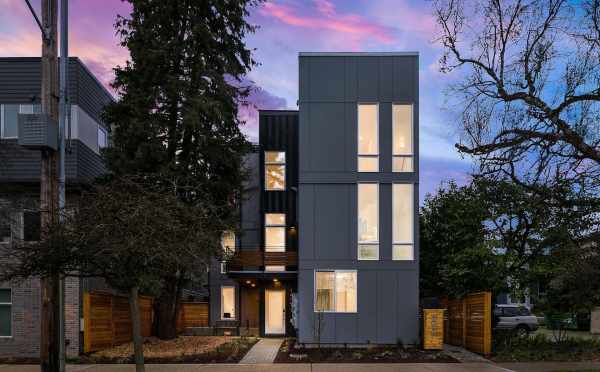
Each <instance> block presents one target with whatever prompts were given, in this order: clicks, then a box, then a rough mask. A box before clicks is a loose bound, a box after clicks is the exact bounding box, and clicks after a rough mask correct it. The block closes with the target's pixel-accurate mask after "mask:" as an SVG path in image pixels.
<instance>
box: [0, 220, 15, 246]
mask: <svg viewBox="0 0 600 372" xmlns="http://www.w3.org/2000/svg"><path fill="white" fill-rule="evenodd" d="M11 240H12V231H11V228H10V223H9V222H6V221H0V244H2V243H4V244H7V243H10V242H11Z"/></svg>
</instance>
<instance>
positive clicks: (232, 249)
mask: <svg viewBox="0 0 600 372" xmlns="http://www.w3.org/2000/svg"><path fill="white" fill-rule="evenodd" d="M225 234H232V235H233V247H228V246H226V245H224V244H223V239H224V238H225ZM236 243H237V236H236V234H235V231H232V230H227V231H223V233H222V234H221V249H223V252H225V251H229V252H231V253H235V251H236V250H237V248H236V245H237V244H236ZM221 274H227V262H225V261H221Z"/></svg>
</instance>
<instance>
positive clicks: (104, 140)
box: [98, 125, 108, 149]
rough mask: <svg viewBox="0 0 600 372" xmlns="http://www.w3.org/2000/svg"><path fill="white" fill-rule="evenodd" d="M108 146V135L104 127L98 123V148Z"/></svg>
mask: <svg viewBox="0 0 600 372" xmlns="http://www.w3.org/2000/svg"><path fill="white" fill-rule="evenodd" d="M107 146H108V137H107V134H106V129H104V128H102V127H101V126H99V125H98V148H99V149H103V148H105V147H107Z"/></svg>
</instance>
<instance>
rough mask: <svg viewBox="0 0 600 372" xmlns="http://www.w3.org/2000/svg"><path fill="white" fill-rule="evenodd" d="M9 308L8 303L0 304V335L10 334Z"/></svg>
mask: <svg viewBox="0 0 600 372" xmlns="http://www.w3.org/2000/svg"><path fill="white" fill-rule="evenodd" d="M11 308H12V307H11V306H10V305H0V336H11V323H12V319H11V317H12V315H11V313H12V311H11Z"/></svg>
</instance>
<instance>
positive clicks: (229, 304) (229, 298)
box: [221, 287, 235, 320]
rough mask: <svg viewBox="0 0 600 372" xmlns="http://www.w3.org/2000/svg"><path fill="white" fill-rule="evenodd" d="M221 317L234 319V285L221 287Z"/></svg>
mask: <svg viewBox="0 0 600 372" xmlns="http://www.w3.org/2000/svg"><path fill="white" fill-rule="evenodd" d="M221 319H225V320H227V319H235V287H221Z"/></svg>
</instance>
